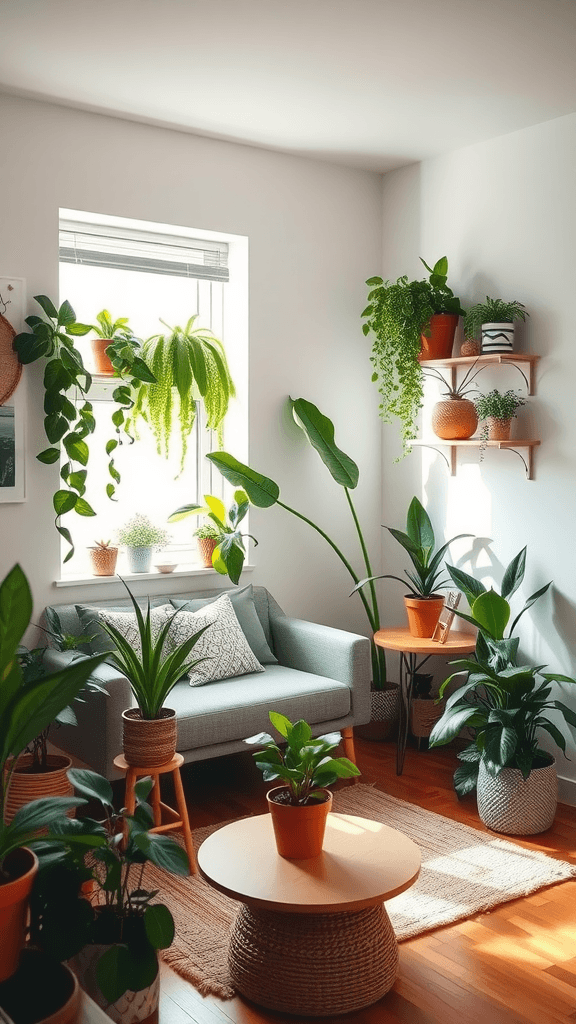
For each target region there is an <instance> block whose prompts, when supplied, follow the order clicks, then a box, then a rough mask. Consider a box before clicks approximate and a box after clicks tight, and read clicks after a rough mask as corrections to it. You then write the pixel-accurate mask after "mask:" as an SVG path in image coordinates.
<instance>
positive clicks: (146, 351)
mask: <svg viewBox="0 0 576 1024" xmlns="http://www.w3.org/2000/svg"><path fill="white" fill-rule="evenodd" d="M197 319H198V315H197V314H196V315H195V316H191V317H190V319H189V320H188V323H187V324H186V326H185V327H170V326H169V325H168V324H166V323H165V322H164V320H161V321H160V322H161V323H162V324H164V326H165V327H167V328H168V330H167V332H166V333H165V334H155V335H153V336H152V337H151V338H148V339H147V340H146V341H145V342H144V343H143V346H142V357H143V359H144V361H145V362H146V364H147V366H148V367H149V369H150V370H151V372H152V374H153V375H154V377H155V378H156V383H155V384H150V385H149V386H147V387H146V388H140V389H139V390H138V393H137V395H136V400H135V403H134V407H133V409H132V411H131V415H130V421H129V422H130V424H131V425H133V426H134V427H135V428H137V424H138V421H139V420H140V419H142V420H144V421H145V422H146V423H147V424H148V425H149V426H150V428H151V430H152V433H153V434H154V438H155V440H156V449H157V451H158V454H159V455H163V456H164V457H165V458H168V455H169V453H170V448H171V444H172V443H173V440H174V435H175V431H173V425H174V423H175V421H176V420H179V424H180V431H179V434H180V472H182V470H183V468H184V460H185V458H186V452H187V446H188V438H189V436H190V434H191V432H192V428H193V426H194V421H195V419H196V402H197V401H202V402H203V404H204V408H205V410H206V417H207V427H208V429H209V430H216V431H217V434H218V441H219V444H220V445H221V444H222V438H223V423H224V418H225V416H226V413H227V411H228V404H229V402H230V399H231V398H233V397H234V395H235V394H236V391H235V388H234V383H233V381H232V377H231V376H230V370H229V368H228V362H227V359H226V353H225V350H224V345H223V344H222V342H221V341H220V340H219V339H218V338H217V337H216V336H215V335H214V334H213V333H212V331H210V330H208V328H206V327H195V326H194V324H195V321H196V320H197Z"/></svg>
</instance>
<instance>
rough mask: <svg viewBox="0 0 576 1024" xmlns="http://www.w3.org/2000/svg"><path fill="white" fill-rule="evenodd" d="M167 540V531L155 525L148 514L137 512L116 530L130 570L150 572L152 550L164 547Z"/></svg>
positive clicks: (133, 571)
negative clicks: (126, 555) (124, 549)
mask: <svg viewBox="0 0 576 1024" xmlns="http://www.w3.org/2000/svg"><path fill="white" fill-rule="evenodd" d="M168 540H169V534H168V531H167V530H165V529H163V527H161V526H156V525H155V524H154V523H153V522H152V520H151V519H149V517H148V516H146V515H143V514H142V513H141V512H137V513H136V515H134V516H132V518H131V519H129V520H128V522H126V523H125V524H124V526H121V527H120V529H119V530H118V542H119V543H120V544H123V545H124V546H125V548H126V551H127V554H128V565H129V569H130V572H132V573H140V572H150V567H151V565H152V552H153V551H154V549H155V548H162V547H164V546H165V545H166V544H167V543H168Z"/></svg>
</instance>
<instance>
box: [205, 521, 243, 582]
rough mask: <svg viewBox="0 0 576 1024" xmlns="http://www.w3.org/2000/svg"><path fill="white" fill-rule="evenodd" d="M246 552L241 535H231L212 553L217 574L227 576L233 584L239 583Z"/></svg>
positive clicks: (227, 535)
mask: <svg viewBox="0 0 576 1024" xmlns="http://www.w3.org/2000/svg"><path fill="white" fill-rule="evenodd" d="M245 557H246V552H245V551H244V547H243V545H242V538H241V536H240V534H236V533H229V534H226V536H225V537H224V538H223V539H222V540H221V542H220V543H219V544H218V545H217V546H216V547H215V549H214V551H213V553H212V565H213V566H214V568H215V569H216V572H219V573H221V575H227V576H229V577H230V579H231V580H232V583H238V582H239V580H240V576H241V575H242V569H243V568H244V559H245Z"/></svg>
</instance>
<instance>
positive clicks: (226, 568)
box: [168, 490, 258, 583]
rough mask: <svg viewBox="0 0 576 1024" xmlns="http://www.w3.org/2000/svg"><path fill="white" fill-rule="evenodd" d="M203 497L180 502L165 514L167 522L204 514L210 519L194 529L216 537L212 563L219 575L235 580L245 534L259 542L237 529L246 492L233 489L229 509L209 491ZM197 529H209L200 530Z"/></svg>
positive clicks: (243, 555) (244, 508) (241, 561)
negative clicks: (194, 502)
mask: <svg viewBox="0 0 576 1024" xmlns="http://www.w3.org/2000/svg"><path fill="white" fill-rule="evenodd" d="M204 501H205V504H204V505H182V507H181V508H178V509H176V511H175V512H173V513H172V515H171V516H169V517H168V522H169V523H178V522H180V520H181V519H186V518H187V517H188V516H205V517H206V518H207V519H209V520H210V521H211V522H210V525H207V526H205V527H200V528H199V530H196V531H195V533H196V535H197V536H205V537H206V536H207V537H211V538H212V539H213V540H215V541H216V547H215V548H214V551H213V553H212V565H213V567H214V568H215V569H216V572H219V573H221V575H223V576H229V577H230V579H231V580H232V582H233V583H238V580H239V579H240V575H241V573H242V568H243V566H244V559H245V558H246V548H245V547H244V538H245V537H250V539H251V540H253V541H254V544H256V545H257V544H258V541H257V540H256V538H255V537H253V536H252V534H251V533H242V532H241V531H240V529H239V527H240V523H241V522H242V520H243V519H244V517H245V516H246V513H247V512H248V508H249V505H250V502H249V500H248V495H247V494H246V492H245V491H242V490H237V491H234V501H233V503H232V505H231V506H230V508H229V510H228V511H226V506H225V505H224V502H222V501H220V499H219V498H216V497H214V495H212V494H205V495H204ZM200 530H210V531H211V532H210V533H204V534H201V533H200Z"/></svg>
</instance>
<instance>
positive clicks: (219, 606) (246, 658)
mask: <svg viewBox="0 0 576 1024" xmlns="http://www.w3.org/2000/svg"><path fill="white" fill-rule="evenodd" d="M170 612H171V613H173V612H174V609H173V608H171V609H170ZM202 626H209V628H208V629H207V630H206V632H205V633H203V634H202V636H201V637H200V639H199V640H198V641H197V642H196V644H195V645H194V647H193V648H192V651H191V654H190V657H196V658H205V659H206V660H205V661H202V662H201V663H200V664H199V665H197V666H196V667H195V668H193V669H192V670H191V671H190V673H189V678H190V685H191V686H203V685H204V683H212V682H214V681H215V680H217V679H229V678H230V677H231V676H244V675H247V673H248V672H264V669H263V667H262V665H261V664H260V662H259V661H258V659H257V658H256V657H255V655H254V654H253V653H252V650H251V649H250V646H249V644H248V642H247V640H246V637H245V636H244V633H243V632H242V629H241V628H240V623H239V622H238V619H237V617H236V613H235V611H234V609H233V607H232V602H231V600H230V598H229V597H228V595H227V594H222V597H219V598H218V600H217V601H214V602H213V603H212V604H209V605H207V606H206V607H205V608H201V609H200V610H199V611H197V612H187V611H184V610H181V611H179V612H178V613H177V615H176V617H175V619H174V621H173V622H172V625H171V627H170V630H169V632H168V636H167V637H166V644H165V647H166V649H167V651H168V653H171V652H172V651H173V650H174V648H175V647H178V645H179V644H183V643H184V642H185V641H186V640H188V638H189V637H191V636H192V634H193V633H197V632H198V630H199V629H202Z"/></svg>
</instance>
